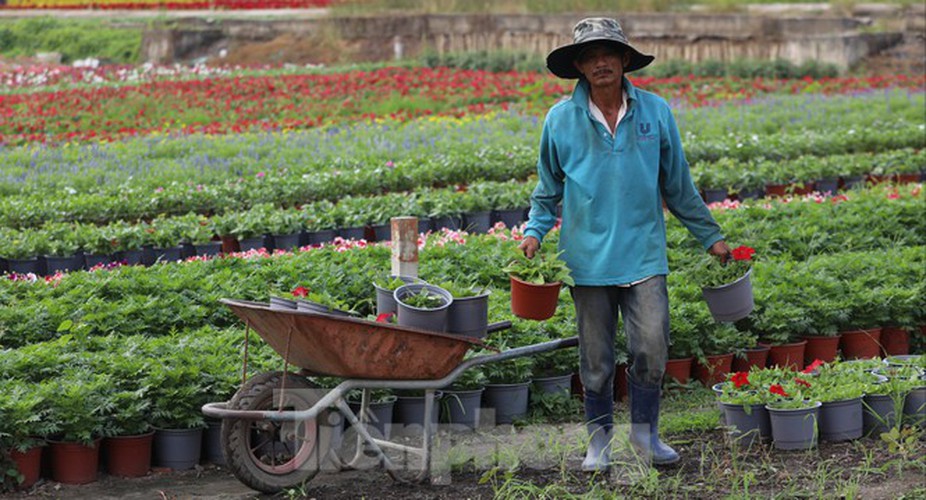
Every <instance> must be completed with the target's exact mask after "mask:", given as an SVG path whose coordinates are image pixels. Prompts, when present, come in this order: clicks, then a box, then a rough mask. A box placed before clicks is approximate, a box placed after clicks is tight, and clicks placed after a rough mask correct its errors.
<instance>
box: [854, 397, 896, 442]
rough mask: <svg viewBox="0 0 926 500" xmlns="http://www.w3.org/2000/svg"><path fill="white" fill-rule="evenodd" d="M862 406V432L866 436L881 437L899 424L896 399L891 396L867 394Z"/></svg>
mask: <svg viewBox="0 0 926 500" xmlns="http://www.w3.org/2000/svg"><path fill="white" fill-rule="evenodd" d="M862 406H863V410H862V432H863V433H864V434H865V435H866V436H875V437H877V436H880V435H881V433H882V432H887V431H889V430H891V428H892V427H894V424H896V423H897V417H898V415H897V413H896V408H895V407H894V398H893V397H892V396H891V395H890V394H866V395H865V397H864V398H862Z"/></svg>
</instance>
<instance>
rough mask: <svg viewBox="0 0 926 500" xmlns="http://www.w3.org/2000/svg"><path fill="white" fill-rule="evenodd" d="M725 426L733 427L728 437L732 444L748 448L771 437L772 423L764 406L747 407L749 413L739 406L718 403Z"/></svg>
mask: <svg viewBox="0 0 926 500" xmlns="http://www.w3.org/2000/svg"><path fill="white" fill-rule="evenodd" d="M720 405H721V406H722V407H723V416H724V421H725V422H726V425H728V426H731V427H733V430H732V431H731V432H730V437H731V438H732V439H733V442H734V443H735V444H738V445H742V446H750V445H752V444H753V443H755V442H757V441H761V440H763V439H768V438H770V437H772V423H771V420H770V419H769V414H768V410H766V409H765V405H764V404H761V403H760V404H754V405H749V413H746V410H745V408H743V405H741V404H731V403H720Z"/></svg>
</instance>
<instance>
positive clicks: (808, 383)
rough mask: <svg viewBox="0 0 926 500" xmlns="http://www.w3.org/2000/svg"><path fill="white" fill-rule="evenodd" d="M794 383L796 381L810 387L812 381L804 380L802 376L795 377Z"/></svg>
mask: <svg viewBox="0 0 926 500" xmlns="http://www.w3.org/2000/svg"><path fill="white" fill-rule="evenodd" d="M794 383H796V384H797V385H802V386H804V387H810V382H808V381H806V380H804V379H802V378H797V377H794Z"/></svg>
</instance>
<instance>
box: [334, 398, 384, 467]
mask: <svg viewBox="0 0 926 500" xmlns="http://www.w3.org/2000/svg"><path fill="white" fill-rule="evenodd" d="M368 391H369V390H368V389H364V391H363V397H362V398H361V402H360V416H361V419H362V418H363V415H364V413H365V410H366V406H367V403H368ZM337 408H338V410H339V411H340V412H341V413H342V414H343V415H344V417H345V418H347V422H348V423H349V424H350V426H351V428H353V429H354V431H356V432H357V450H356V452H355V453H354V458H353V459H351V461H350V462H348V463H347V464H345V467H349V468H357V465H358V464H359V462H360V459H361V458H363V455H364V453H363V449H364V445H366V446H368V447H369V449H371V450H372V451H373V453H374V455H375V457H376V459H377V460H378V461H379V463H381V464H382V465H383V466H384V467H386V468H389V467H391V466H392V462H391V461H390V460H389V457H387V456H386V454H385V453H384V452H383V449H382V448H381V447H380V446H379V444H377V443H378V442H379V440H378V439H375V438H374V437H373V436H371V435H370V433H369V432H368V431H367V429H366V426H365V425H363V423H362V421H361V420H360V419H358V418H357V415H354V412H352V411H351V409H350V406H348V405H347V402H346V401H344V398H341V399H338V402H337Z"/></svg>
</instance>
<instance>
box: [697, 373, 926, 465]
mask: <svg viewBox="0 0 926 500" xmlns="http://www.w3.org/2000/svg"><path fill="white" fill-rule="evenodd" d="M713 389H714V391H715V392H716V394H717V396H718V401H719V403H720V406H721V407H722V408H723V412H724V417H725V422H726V424H727V425H728V426H730V428H731V429H732V430H731V436H732V437H733V439H734V440H735V442H738V443H739V444H749V445H751V444H753V443H756V442H759V441H760V440H767V439H771V440H772V441H773V443H774V446H775V448H778V449H783V450H793V449H809V448H812V447H814V446H816V444H817V441H818V439H823V440H825V441H846V440H852V439H858V438H860V437H862V436H863V435H875V436H879V435H880V434H881V433H882V432H888V431H889V430H890V429H891V428H893V427H895V426H900V425H918V426H926V356H924V355H919V356H898V357H889V358H886V359H884V360H883V361H882V360H881V359H880V358H877V359H872V360H868V361H866V362H848V361H842V362H840V361H835V362H830V363H825V362H823V361H820V360H816V361H814V362H813V363H812V364H810V365H809V366H808V367H807V368H805V369H804V370H801V371H794V370H791V369H789V368H765V369H758V370H751V371H748V372H736V373H733V374H731V375H730V377H729V378H728V380H727V381H725V382H721V383H718V384H716V385H714V386H713Z"/></svg>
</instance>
